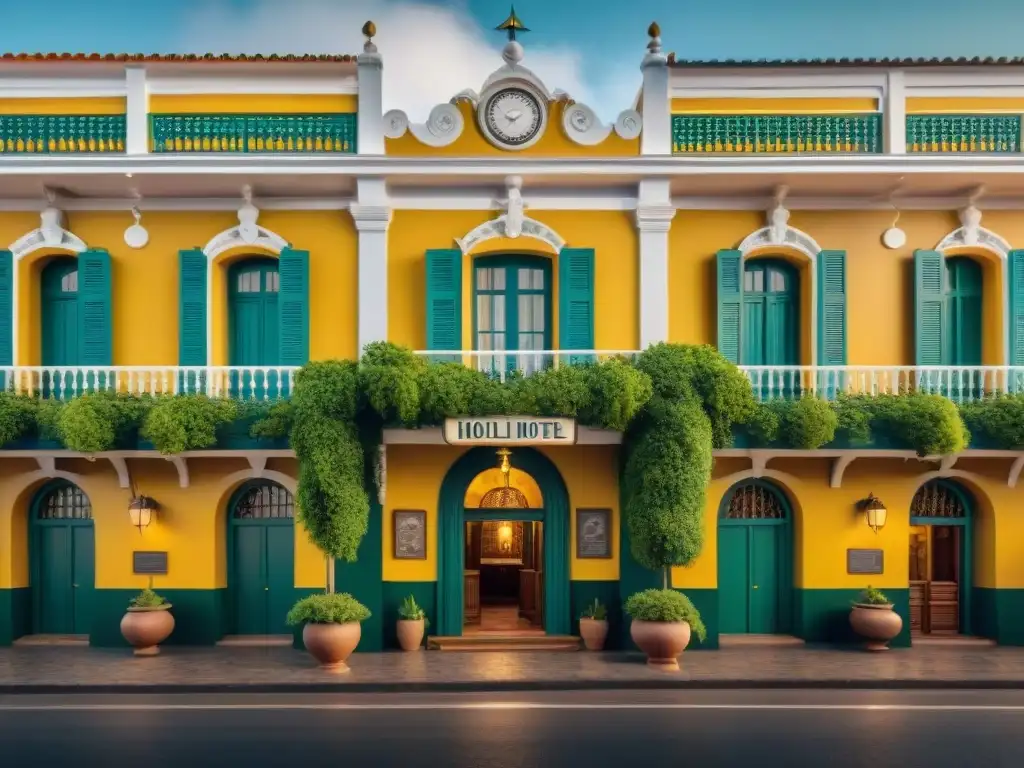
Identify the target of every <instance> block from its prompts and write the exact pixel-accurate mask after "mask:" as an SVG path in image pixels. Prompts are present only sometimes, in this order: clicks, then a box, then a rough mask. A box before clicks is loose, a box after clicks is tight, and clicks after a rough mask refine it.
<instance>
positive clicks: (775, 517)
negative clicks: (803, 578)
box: [718, 483, 793, 634]
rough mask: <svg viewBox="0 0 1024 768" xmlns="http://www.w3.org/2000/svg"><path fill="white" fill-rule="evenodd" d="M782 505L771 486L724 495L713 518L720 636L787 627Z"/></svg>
mask: <svg viewBox="0 0 1024 768" xmlns="http://www.w3.org/2000/svg"><path fill="white" fill-rule="evenodd" d="M789 518H790V516H789V514H788V505H787V504H786V503H785V500H784V498H783V497H782V496H781V494H780V493H779V492H778V491H777V490H776V489H775V488H773V487H772V486H768V485H765V484H761V483H746V484H744V485H741V486H739V487H737V488H735V489H734V490H733V491H732V492H731V494H727V496H726V500H725V502H724V504H723V510H722V514H721V515H720V517H719V521H718V594H719V616H720V622H721V632H722V633H723V634H748V633H749V634H779V633H785V632H788V631H789V630H790V625H791V618H790V615H791V610H790V603H791V592H792V582H793V579H792V563H791V554H790V553H791V550H792V547H791V538H790V526H789Z"/></svg>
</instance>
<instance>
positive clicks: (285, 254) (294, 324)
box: [277, 248, 309, 365]
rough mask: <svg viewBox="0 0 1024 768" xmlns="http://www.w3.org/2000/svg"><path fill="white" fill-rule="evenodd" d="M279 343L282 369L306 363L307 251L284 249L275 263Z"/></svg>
mask: <svg viewBox="0 0 1024 768" xmlns="http://www.w3.org/2000/svg"><path fill="white" fill-rule="evenodd" d="M277 269H278V274H279V277H280V281H281V282H280V286H279V289H278V294H277V312H278V343H279V344H280V349H281V351H280V354H279V355H278V359H279V360H280V361H281V365H305V364H306V363H307V362H309V251H296V250H292V249H291V248H285V249H284V250H283V251H281V258H280V259H279V261H278V266H277Z"/></svg>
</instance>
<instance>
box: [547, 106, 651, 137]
mask: <svg viewBox="0 0 1024 768" xmlns="http://www.w3.org/2000/svg"><path fill="white" fill-rule="evenodd" d="M642 126H643V118H642V117H641V115H640V113H639V112H637V111H636V110H635V109H627V110H624V111H623V112H621V113H619V116H618V118H617V119H616V120H615V123H614V124H613V125H605V124H604V123H602V122H601V118H599V117H598V116H597V113H596V112H594V110H593V109H591V108H590V107H588V106H587V105H586V104H580V103H579V102H576V103H572V104H568V105H566V107H565V111H564V112H563V113H562V130H563V131H564V132H565V135H566V136H567V137H569V139H570V140H572V141H573V142H575V143H576V144H579V145H581V146H584V147H592V146H595V145H597V144H600V143H601V142H603V141H604V140H605V139H607V138H608V137H609V136H610V135H611V133H612V131H613V130H614V131H615V133H616V134H617V135H618V136H619V137H620V138H623V139H635V138H637V137H638V136H639V135H640V129H641V128H642Z"/></svg>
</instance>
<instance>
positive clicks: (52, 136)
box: [0, 115, 125, 154]
mask: <svg viewBox="0 0 1024 768" xmlns="http://www.w3.org/2000/svg"><path fill="white" fill-rule="evenodd" d="M124 136H125V118H124V115H0V154H29V153H31V154H40V153H41V154H51V153H52V154H58V153H69V154H70V153H72V152H74V153H82V152H107V153H109V152H124Z"/></svg>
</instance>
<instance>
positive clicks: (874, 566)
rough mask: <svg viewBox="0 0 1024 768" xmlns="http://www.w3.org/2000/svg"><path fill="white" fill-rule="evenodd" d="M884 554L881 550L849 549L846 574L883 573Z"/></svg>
mask: <svg viewBox="0 0 1024 768" xmlns="http://www.w3.org/2000/svg"><path fill="white" fill-rule="evenodd" d="M883 554H884V553H883V552H882V550H880V549H848V550H846V572H847V573H861V574H874V573H882V565H883V561H884V558H883Z"/></svg>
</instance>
